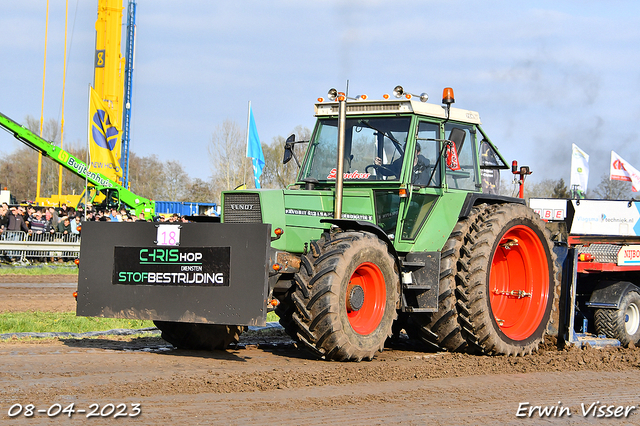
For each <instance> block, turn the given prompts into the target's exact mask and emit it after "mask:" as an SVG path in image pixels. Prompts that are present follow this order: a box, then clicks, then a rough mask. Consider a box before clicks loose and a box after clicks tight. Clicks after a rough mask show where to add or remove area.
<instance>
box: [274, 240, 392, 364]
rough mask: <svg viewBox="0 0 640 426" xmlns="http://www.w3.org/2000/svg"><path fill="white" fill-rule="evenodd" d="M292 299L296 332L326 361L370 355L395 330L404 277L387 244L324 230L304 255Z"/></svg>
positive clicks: (302, 342)
mask: <svg viewBox="0 0 640 426" xmlns="http://www.w3.org/2000/svg"><path fill="white" fill-rule="evenodd" d="M301 265H302V266H301V268H300V272H298V273H296V274H295V277H294V283H295V285H294V288H295V291H294V292H293V293H292V295H291V301H292V304H293V306H294V307H295V308H294V309H295V311H294V313H293V314H292V317H291V319H292V321H291V325H292V326H293V327H292V329H291V331H290V330H288V329H287V331H288V332H290V333H291V332H292V331H295V334H292V337H293V338H294V339H296V340H297V341H298V342H300V343H301V344H302V345H303V346H305V347H306V348H307V349H309V350H311V351H312V352H313V353H314V354H315V355H316V356H318V357H323V358H325V359H327V360H337V361H361V360H363V359H366V360H370V359H372V358H373V357H374V355H375V353H376V352H378V351H380V352H381V351H382V349H383V348H384V343H385V341H386V339H387V337H389V336H390V335H391V332H392V330H391V328H392V324H393V320H394V319H395V318H396V305H397V303H398V297H399V285H400V279H399V274H398V271H397V268H396V264H395V260H394V258H393V256H391V254H389V252H388V250H387V246H386V244H385V243H383V242H382V241H380V240H379V239H378V238H377V237H375V236H373V235H371V234H369V233H366V232H341V233H336V234H330V233H329V232H325V233H324V235H323V236H322V238H321V239H320V240H319V241H317V242H314V243H312V250H311V252H310V253H309V254H307V255H305V256H303V258H302V262H301Z"/></svg>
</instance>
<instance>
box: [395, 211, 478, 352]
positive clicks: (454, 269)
mask: <svg viewBox="0 0 640 426" xmlns="http://www.w3.org/2000/svg"><path fill="white" fill-rule="evenodd" d="M481 219H482V215H481V210H478V209H476V208H474V209H473V210H472V212H471V214H470V215H469V217H467V218H465V219H461V220H460V221H459V222H458V223H457V224H456V226H455V228H454V229H453V232H451V235H450V236H449V239H448V240H447V242H446V243H445V245H444V247H443V248H442V251H441V255H440V283H439V294H438V311H437V312H434V313H429V314H421V313H411V314H408V319H407V323H406V326H405V331H406V332H407V334H408V335H409V337H410V338H412V339H418V340H420V341H422V342H423V343H425V344H427V346H429V347H430V348H432V349H435V350H447V351H451V352H463V351H465V350H466V349H467V341H466V339H465V338H464V337H463V336H462V328H461V326H460V324H459V319H458V311H457V308H456V304H457V301H458V296H460V295H456V292H457V287H458V282H460V281H461V280H465V276H466V274H467V273H468V270H469V267H468V265H467V262H468V260H469V258H468V254H469V250H470V249H469V245H470V244H472V243H473V242H474V241H473V239H472V237H471V232H472V229H476V230H477V223H478V222H479V221H480V220H481Z"/></svg>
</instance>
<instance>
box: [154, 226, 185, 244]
mask: <svg viewBox="0 0 640 426" xmlns="http://www.w3.org/2000/svg"><path fill="white" fill-rule="evenodd" d="M180 228H181V226H180V225H168V224H166V225H165V224H162V225H158V233H157V238H158V239H157V240H156V241H157V242H156V244H157V245H159V246H179V245H180Z"/></svg>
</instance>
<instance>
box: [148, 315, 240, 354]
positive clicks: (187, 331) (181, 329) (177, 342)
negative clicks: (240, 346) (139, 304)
mask: <svg viewBox="0 0 640 426" xmlns="http://www.w3.org/2000/svg"><path fill="white" fill-rule="evenodd" d="M153 323H154V324H155V325H156V327H158V329H160V331H161V332H162V338H163V339H164V340H166V341H167V342H169V343H171V344H172V345H173V346H175V347H177V348H180V349H194V350H207V351H213V350H218V349H226V348H227V347H228V346H229V345H230V344H232V343H238V340H239V339H240V335H241V334H242V333H243V332H244V331H245V330H246V327H244V326H240V325H222V324H200V323H192V322H173V321H154V322H153Z"/></svg>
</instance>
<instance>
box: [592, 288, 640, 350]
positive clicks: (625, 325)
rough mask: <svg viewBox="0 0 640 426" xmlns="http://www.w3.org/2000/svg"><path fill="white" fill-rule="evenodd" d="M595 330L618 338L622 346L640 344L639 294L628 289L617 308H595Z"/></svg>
mask: <svg viewBox="0 0 640 426" xmlns="http://www.w3.org/2000/svg"><path fill="white" fill-rule="evenodd" d="M594 316H595V326H596V332H597V333H598V334H599V335H600V334H604V335H605V336H607V337H609V338H612V339H618V340H619V341H620V343H622V345H623V346H628V345H629V343H633V344H634V345H635V346H638V345H640V294H638V292H636V291H630V292H628V293H627V294H625V295H624V296H623V297H622V300H621V302H620V306H619V307H618V309H597V310H596V312H595V314H594Z"/></svg>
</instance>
